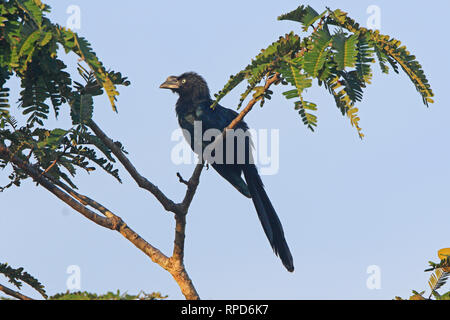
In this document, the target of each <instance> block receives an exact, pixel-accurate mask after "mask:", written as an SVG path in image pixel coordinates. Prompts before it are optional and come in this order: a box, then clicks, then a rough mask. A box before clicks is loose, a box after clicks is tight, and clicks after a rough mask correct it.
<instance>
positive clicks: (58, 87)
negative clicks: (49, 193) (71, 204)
mask: <svg viewBox="0 0 450 320" xmlns="http://www.w3.org/2000/svg"><path fill="white" fill-rule="evenodd" d="M49 11H50V7H49V6H47V5H45V4H43V3H42V2H41V1H40V0H26V1H25V0H15V1H4V2H1V3H0V27H1V28H0V144H1V145H3V146H5V147H7V148H8V149H9V151H11V152H12V153H13V154H14V156H15V157H18V158H19V159H21V160H23V161H26V162H30V163H31V161H35V162H34V163H33V165H35V166H37V167H38V168H40V169H41V171H43V172H44V173H45V174H46V175H47V176H48V177H49V178H50V179H53V180H54V181H56V182H58V183H62V182H65V183H68V184H69V185H70V186H72V187H75V184H74V183H73V182H72V180H71V179H72V178H73V177H74V176H75V174H76V169H77V168H80V169H83V170H86V171H87V172H91V171H92V170H94V169H95V168H96V167H99V168H102V169H103V170H105V171H106V172H107V173H109V174H111V175H112V176H113V177H114V178H116V179H117V180H119V181H120V177H119V174H118V170H117V169H115V168H114V167H113V163H114V162H115V159H114V158H113V157H112V154H111V151H110V150H109V149H108V148H107V147H106V146H105V145H104V144H103V143H102V142H101V141H100V139H98V138H97V137H96V136H95V135H94V134H93V133H91V132H90V130H89V127H88V124H89V121H90V120H91V119H92V116H93V112H94V101H93V97H94V96H99V95H102V94H103V92H105V93H106V95H107V96H108V99H109V101H110V103H111V105H112V108H113V110H114V111H117V107H116V104H115V102H116V99H117V96H118V94H119V93H118V92H117V86H118V85H125V86H127V85H129V81H127V79H126V78H124V77H122V75H121V74H120V73H117V72H114V71H107V70H106V69H105V67H104V66H103V64H102V63H101V61H100V60H99V59H98V57H97V56H96V54H95V52H94V51H93V50H92V48H91V45H90V44H89V42H88V41H87V40H86V39H84V38H83V37H80V36H79V35H78V34H76V33H75V32H73V31H71V30H69V29H66V28H64V27H61V26H59V25H57V24H53V23H51V22H50V20H49V19H47V18H46V17H45V14H46V13H48V12H49ZM59 48H60V49H59ZM61 49H63V50H64V51H65V52H66V53H69V52H73V53H75V54H76V55H77V56H78V57H79V61H80V62H81V63H79V66H78V72H79V75H80V76H81V78H82V79H83V82H84V83H83V84H82V83H79V82H76V81H74V80H73V79H72V76H71V75H70V74H69V73H68V72H67V71H66V69H67V66H66V65H65V64H64V63H63V62H62V61H61V60H60V59H59V58H58V56H59V53H60V51H61ZM13 75H15V76H16V77H17V78H18V79H20V85H21V88H22V90H21V92H20V98H19V109H20V110H21V111H22V114H24V115H26V116H27V121H26V123H24V124H19V123H18V122H17V120H16V119H15V118H14V117H13V116H12V115H11V111H12V110H11V107H10V102H9V88H8V87H7V84H8V80H11V81H12V80H13V79H12V76H13ZM63 107H68V108H70V115H71V118H72V124H73V126H72V127H70V128H64V129H62V128H46V120H47V119H48V118H49V116H50V114H51V113H53V114H54V116H55V117H56V118H57V117H58V116H59V113H60V109H61V108H63ZM100 154H101V155H103V156H100ZM8 163H9V160H8V159H0V168H5V167H6V166H7V165H8ZM9 178H10V182H9V183H8V184H7V185H6V186H3V187H0V191H3V190H4V189H6V188H8V187H11V186H13V185H16V186H19V185H20V181H21V180H23V179H25V178H27V175H26V174H25V173H24V172H23V171H22V170H21V169H20V168H18V167H13V171H12V173H11V175H10V176H9Z"/></svg>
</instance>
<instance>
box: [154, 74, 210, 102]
mask: <svg viewBox="0 0 450 320" xmlns="http://www.w3.org/2000/svg"><path fill="white" fill-rule="evenodd" d="M159 87H160V88H162V89H170V90H172V91H173V92H176V93H178V94H179V95H180V98H181V99H183V100H192V101H198V100H206V99H210V94H209V89H208V84H207V83H206V81H205V79H203V78H202V77H201V76H200V75H198V74H197V73H195V72H186V73H183V74H182V75H181V76H178V77H176V76H170V77H168V78H167V80H166V81H165V82H164V83H163V84H161V85H160V86H159Z"/></svg>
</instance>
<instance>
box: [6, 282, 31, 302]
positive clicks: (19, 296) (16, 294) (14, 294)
mask: <svg viewBox="0 0 450 320" xmlns="http://www.w3.org/2000/svg"><path fill="white" fill-rule="evenodd" d="M0 291H3V292H4V293H6V294H7V295H8V296H11V297H14V298H16V299H19V300H34V299H32V298H30V297H27V296H26V295H23V294H21V293H20V292H17V291H14V290H12V289H10V288H8V287H5V286H2V285H1V284H0Z"/></svg>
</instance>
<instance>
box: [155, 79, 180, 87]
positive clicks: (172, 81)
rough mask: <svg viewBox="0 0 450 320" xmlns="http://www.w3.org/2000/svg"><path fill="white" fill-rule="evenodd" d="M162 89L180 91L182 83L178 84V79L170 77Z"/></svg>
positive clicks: (162, 85)
mask: <svg viewBox="0 0 450 320" xmlns="http://www.w3.org/2000/svg"><path fill="white" fill-rule="evenodd" d="M159 87H160V88H161V89H172V90H174V89H179V88H180V83H179V82H178V79H177V77H174V76H170V77H168V78H167V80H166V81H165V82H164V83H163V84H161V85H160V86H159Z"/></svg>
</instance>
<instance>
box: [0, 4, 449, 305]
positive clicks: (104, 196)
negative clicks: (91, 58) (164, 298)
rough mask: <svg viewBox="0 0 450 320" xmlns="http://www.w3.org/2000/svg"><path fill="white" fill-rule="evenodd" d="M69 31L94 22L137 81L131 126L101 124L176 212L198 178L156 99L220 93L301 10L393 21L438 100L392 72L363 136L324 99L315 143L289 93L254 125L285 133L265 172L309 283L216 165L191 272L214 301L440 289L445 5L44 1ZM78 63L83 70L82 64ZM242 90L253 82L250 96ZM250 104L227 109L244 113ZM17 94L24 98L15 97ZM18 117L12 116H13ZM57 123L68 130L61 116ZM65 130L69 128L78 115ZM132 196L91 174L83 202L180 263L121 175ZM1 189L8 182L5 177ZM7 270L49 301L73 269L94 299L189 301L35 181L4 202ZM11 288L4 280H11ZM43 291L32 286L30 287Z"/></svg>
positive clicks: (208, 179)
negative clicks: (177, 79) (181, 77)
mask: <svg viewBox="0 0 450 320" xmlns="http://www.w3.org/2000/svg"><path fill="white" fill-rule="evenodd" d="M46 3H48V4H49V5H51V6H52V9H53V11H52V13H51V15H50V17H51V19H52V20H53V21H54V22H58V23H59V24H62V25H65V24H66V21H67V18H68V17H69V14H67V13H66V10H67V8H68V7H69V5H78V6H79V7H80V9H81V29H80V30H77V31H78V32H79V34H80V35H82V36H85V37H86V38H87V39H88V40H89V41H90V42H91V43H92V45H93V48H94V50H95V51H96V52H97V54H98V56H99V57H100V59H101V60H102V61H103V62H104V64H105V65H106V66H107V67H110V68H112V69H114V70H116V71H121V72H122V73H123V74H125V75H126V76H128V77H129V79H130V80H131V83H132V85H131V86H130V87H127V88H121V95H120V97H119V101H118V108H119V113H118V114H115V113H113V112H112V110H111V107H110V105H109V102H108V100H107V98H106V97H100V98H97V99H96V101H95V102H96V108H95V116H94V117H95V120H96V121H97V122H98V123H99V124H100V125H101V126H102V127H103V128H104V130H105V131H106V132H107V133H108V134H109V135H110V136H111V137H112V138H114V139H118V140H120V141H121V142H122V143H123V144H124V145H125V146H126V149H127V150H128V151H129V152H130V158H131V160H132V161H133V162H134V164H135V166H136V167H137V168H138V169H139V170H140V171H141V173H142V174H144V175H145V176H146V177H147V178H149V179H150V180H151V181H153V182H154V183H156V184H157V185H158V186H159V187H160V188H161V189H162V190H163V191H164V192H166V194H167V195H168V196H169V197H171V198H173V199H175V200H179V199H181V198H182V196H183V194H184V191H185V188H184V185H182V184H180V183H179V182H178V180H177V178H176V175H175V173H176V172H178V171H179V172H181V173H182V174H183V176H184V177H188V176H189V175H190V174H191V172H192V170H193V167H194V166H193V165H175V164H173V163H172V162H171V160H170V152H171V149H172V147H173V146H174V142H172V141H171V140H170V137H171V134H172V132H173V130H175V129H176V128H177V127H178V123H177V121H176V117H175V111H174V104H175V102H176V96H175V95H173V94H171V93H170V92H168V91H166V90H160V89H159V88H158V87H159V84H160V83H161V82H162V81H164V80H165V78H166V77H167V76H169V75H173V74H175V75H177V74H181V73H183V72H184V71H197V72H198V73H200V74H201V75H203V76H204V77H205V79H206V80H207V81H208V83H209V85H210V89H211V91H212V92H217V91H218V90H219V89H220V88H221V87H222V86H223V84H224V83H225V82H226V81H227V79H228V77H229V76H230V75H231V74H233V73H235V72H237V71H239V70H240V69H241V68H243V67H244V66H245V65H246V64H247V63H248V62H249V61H250V59H251V58H252V57H253V56H255V55H256V54H257V53H258V52H259V50H260V49H261V48H263V47H265V46H267V45H268V44H269V43H271V42H272V41H274V40H276V39H277V38H278V36H279V35H281V34H284V33H288V32H290V31H291V30H294V31H297V32H300V26H299V25H297V24H295V23H293V22H286V21H284V22H281V21H277V20H276V18H277V16H278V15H279V14H282V13H285V12H288V11H290V10H292V9H295V8H296V7H297V6H298V5H300V4H311V5H312V6H313V7H314V8H315V9H316V10H318V11H320V10H323V9H324V7H325V6H329V7H331V8H341V9H342V10H344V11H347V12H349V14H350V16H351V17H353V18H354V19H356V20H357V21H359V22H360V23H361V24H363V25H365V24H366V21H367V19H368V17H369V15H368V14H367V12H366V10H367V7H368V6H369V5H378V6H379V8H380V9H381V32H382V33H385V34H389V35H391V36H393V37H395V38H397V39H399V40H401V41H402V42H403V44H405V45H406V46H407V47H408V49H409V50H410V51H411V52H412V53H413V54H415V55H416V56H417V58H418V60H419V62H420V63H421V64H422V66H423V68H424V70H425V73H426V75H427V76H428V78H429V81H430V83H431V85H432V88H433V90H434V93H435V101H436V103H435V104H432V105H431V106H430V108H428V109H427V108H426V107H425V106H424V105H423V104H422V100H421V98H420V96H419V94H418V93H417V92H416V90H415V88H414V86H413V84H412V83H411V82H410V81H409V79H408V78H407V76H406V75H405V74H403V73H401V74H399V75H397V74H394V73H391V74H389V75H384V74H381V72H380V71H379V69H378V68H377V66H375V65H374V67H376V68H375V69H374V70H375V74H374V79H373V84H372V85H371V86H369V87H368V88H367V89H366V90H365V96H364V99H363V101H362V102H361V103H360V104H359V108H360V117H361V122H360V125H361V126H362V128H363V131H364V133H365V135H366V138H365V139H364V140H363V141H361V140H360V139H359V138H358V136H357V133H356V131H355V129H354V128H352V127H351V125H350V123H349V121H348V119H347V118H344V117H342V116H341V114H340V112H339V111H338V109H337V108H336V106H335V104H334V100H333V99H332V97H331V96H330V95H329V94H328V93H327V92H326V91H325V90H324V89H323V88H317V87H315V88H313V89H310V90H309V91H308V98H309V99H310V100H311V101H314V102H316V103H317V104H318V106H319V111H318V117H319V126H318V128H317V130H316V132H315V133H312V132H310V131H309V130H307V129H306V128H305V126H304V125H303V124H302V122H301V119H300V117H299V116H298V114H297V112H296V111H295V110H294V109H293V105H292V102H290V101H287V100H285V99H284V98H283V97H282V96H281V94H280V92H281V91H280V89H276V95H275V96H274V98H273V99H272V100H271V101H270V102H268V103H267V104H266V106H265V107H264V108H263V109H260V108H255V109H254V110H253V111H252V112H251V114H249V115H248V117H247V118H246V119H247V122H248V123H249V125H250V126H251V127H253V128H255V129H259V128H265V129H279V130H280V131H279V132H280V169H279V172H278V174H276V175H271V176H263V180H264V183H265V185H266V188H267V192H268V194H269V196H270V198H271V199H272V202H273V204H274V206H275V208H276V209H277V211H278V213H279V216H280V219H281V220H282V222H283V225H284V229H285V233H286V237H287V240H288V242H289V244H290V247H291V250H292V253H293V256H294V261H295V267H296V270H295V272H294V273H293V274H291V273H288V272H286V271H285V269H284V268H283V266H282V264H281V262H280V261H279V259H278V258H276V257H275V256H274V255H273V253H272V250H271V248H270V246H269V244H268V241H267V239H266V238H265V235H264V233H263V231H262V228H261V226H260V223H259V221H258V219H257V216H256V212H255V209H254V207H253V204H252V202H251V201H249V200H248V199H246V198H244V197H243V196H242V195H241V194H239V193H238V192H237V191H236V190H235V189H234V188H232V187H231V186H230V185H229V184H228V183H227V182H226V181H224V180H223V179H222V178H221V177H220V176H219V175H218V174H217V173H216V172H214V171H213V170H209V171H204V172H203V175H202V179H201V180H202V181H201V185H200V187H199V189H198V193H197V195H196V197H195V199H194V202H193V204H192V207H191V210H190V213H189V216H188V224H187V235H186V258H185V259H186V260H185V265H186V267H187V270H188V272H189V274H190V276H191V277H192V279H193V281H194V284H195V285H196V288H197V290H198V292H199V294H200V296H201V297H202V298H204V299H229V298H233V299H392V298H394V296H396V295H400V296H402V297H408V296H409V295H410V293H411V289H416V290H422V289H426V287H427V279H428V276H429V274H428V273H424V272H423V270H424V269H425V268H426V267H427V261H429V260H432V261H436V260H437V250H438V249H440V248H443V247H449V246H450V239H449V232H448V226H449V225H450V215H449V208H450V197H449V196H448V194H449V190H450V169H449V168H450V151H449V148H448V140H449V137H450V135H449V133H450V132H449V130H450V126H449V125H448V119H449V118H450V110H449V108H448V105H449V102H450V101H449V100H450V99H449V97H450V95H449V91H450V90H449V87H448V86H449V81H448V70H449V65H448V60H449V59H448V52H449V49H450V46H449V42H448V40H447V38H448V34H447V32H446V28H444V22H445V21H447V20H448V12H449V11H450V2H448V1H446V0H433V1H428V2H426V4H424V2H423V1H417V0H415V1H409V2H408V5H405V3H404V2H403V1H376V0H371V1H365V0H360V1H345V2H343V1H331V0H329V1H306V0H305V1H301V2H300V1H293V0H290V1H282V2H281V1H235V0H230V1H225V2H224V1H221V2H219V1H206V0H205V1H176V0H174V1H158V2H156V1H130V2H123V1H120V2H119V1H104V0H103V1H87V0H86V1H76V0H71V1H66V0H58V1H56V0H52V1H46ZM66 61H67V62H68V63H69V61H71V62H70V63H71V64H70V65H71V66H72V67H73V65H74V61H75V57H74V56H69V57H67V59H66ZM240 89H241V90H242V89H243V87H240ZM240 92H241V91H239V90H238V91H236V92H235V93H234V94H230V95H229V96H227V97H226V98H225V99H224V100H223V101H222V102H223V103H222V104H223V105H224V106H227V107H231V108H233V107H234V106H236V104H237V102H238V100H239V94H240ZM15 94H16V95H17V90H16V92H15ZM16 113H17V112H16ZM67 114H68V113H67V112H65V113H64V114H63V115H62V117H61V121H58V122H54V123H52V125H54V126H58V127H64V126H66V125H67V124H68V123H69V122H68V121H67V120H66V119H64V117H66V116H67ZM66 118H67V117H66ZM121 172H122V177H123V180H124V183H123V184H122V185H120V184H118V183H116V182H115V181H114V179H112V178H111V177H110V176H108V175H106V174H104V173H102V172H100V171H98V172H94V173H93V174H91V175H89V176H88V175H87V174H85V173H80V175H79V176H78V177H77V179H76V182H77V185H78V187H79V188H80V191H81V192H82V193H84V194H87V195H90V196H91V197H93V198H94V199H97V200H98V201H99V202H101V203H103V204H104V205H106V206H107V207H108V208H110V209H111V210H113V211H114V212H115V213H117V214H118V215H120V216H121V217H122V218H123V219H124V220H125V221H126V222H127V223H128V224H129V225H130V226H131V227H132V228H133V229H134V230H136V231H137V232H139V233H140V234H141V235H142V236H143V237H144V238H145V239H146V240H148V241H149V242H150V243H152V244H153V245H155V246H156V247H158V248H160V249H161V250H162V251H163V252H165V253H167V254H169V253H170V252H171V249H172V243H173V234H174V219H173V217H172V215H171V214H168V213H166V212H165V211H164V210H163V209H162V207H161V205H160V204H159V203H158V202H157V201H156V200H155V199H154V198H153V196H151V195H150V194H148V193H147V192H145V191H142V190H139V189H138V188H137V187H136V185H135V183H134V181H132V180H131V179H130V178H129V177H128V176H127V174H126V172H125V171H124V170H122V171H121ZM0 181H3V182H2V184H5V183H6V181H7V179H6V175H5V173H0ZM0 200H1V203H2V209H1V214H0V225H1V228H2V229H1V232H0V261H2V262H8V263H10V264H11V265H13V266H23V267H25V269H26V270H27V271H28V272H30V273H31V274H33V275H35V276H36V277H38V278H39V279H40V280H41V282H42V283H44V284H45V285H46V288H47V291H48V292H49V293H50V294H54V293H56V292H62V291H65V290H66V280H67V277H68V274H67V273H66V269H67V267H68V266H70V265H78V266H79V267H80V268H81V289H82V290H88V291H93V292H97V293H102V292H106V291H108V290H116V289H121V290H122V291H128V292H130V293H135V292H138V291H139V290H144V291H146V292H151V291H161V292H162V293H163V294H168V295H169V297H170V298H171V299H179V298H182V295H181V293H180V291H179V289H178V287H177V286H176V284H175V282H174V281H173V279H172V278H171V276H170V275H169V274H168V273H167V272H166V271H164V270H163V269H162V268H160V267H159V266H158V265H156V264H153V263H152V262H151V261H150V260H149V259H148V258H147V257H146V256H145V255H144V254H143V253H141V252H140V251H139V250H137V249H136V248H135V247H134V246H133V245H132V244H131V243H129V242H128V241H126V240H125V239H124V238H123V237H122V236H121V235H120V234H118V233H115V232H111V231H108V230H106V229H102V228H100V227H98V226H97V225H95V224H93V223H92V222H91V221H89V220H86V219H85V218H84V217H82V216H81V215H80V214H78V213H76V212H74V211H73V210H71V209H70V208H68V207H66V206H65V205H64V204H63V203H62V202H60V201H59V200H58V199H56V198H55V197H54V196H53V195H51V194H50V193H48V192H47V191H46V190H44V189H43V188H39V187H36V186H35V185H34V184H33V183H32V182H31V181H27V182H26V183H25V184H24V185H23V186H22V187H21V188H20V189H17V188H15V189H11V190H8V191H7V192H5V193H1V194H0ZM371 265H376V266H378V267H379V270H380V271H381V289H378V290H377V289H375V290H370V289H368V288H367V286H366V280H367V278H368V277H369V274H367V272H366V271H367V268H368V267H369V266H371ZM0 281H2V282H5V281H4V278H1V277H0ZM25 293H29V294H31V291H25Z"/></svg>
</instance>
